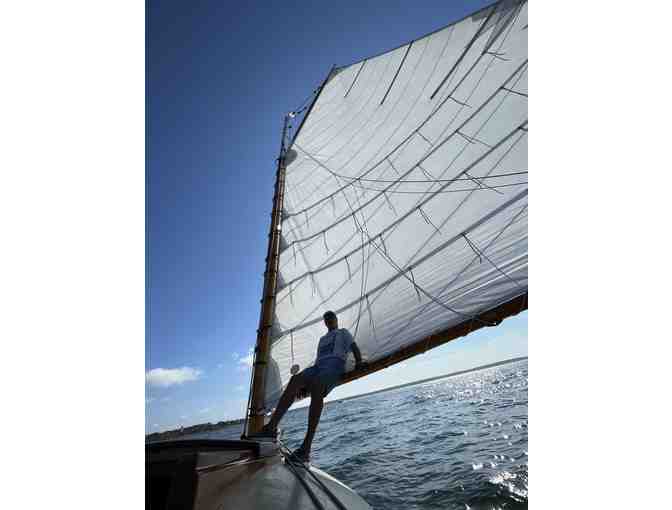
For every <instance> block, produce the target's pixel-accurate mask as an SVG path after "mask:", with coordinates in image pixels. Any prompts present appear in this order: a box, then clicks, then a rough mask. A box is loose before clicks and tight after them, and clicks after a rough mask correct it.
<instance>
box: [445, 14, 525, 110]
mask: <svg viewBox="0 0 672 510" xmlns="http://www.w3.org/2000/svg"><path fill="white" fill-rule="evenodd" d="M517 16H518V15H517V14H516V19H517ZM516 19H514V21H513V23H511V25H510V26H509V30H508V31H507V32H506V34H505V35H504V37H503V38H502V40H501V42H500V43H499V47H498V48H497V51H499V50H501V49H502V46H504V43H505V42H506V40H507V39H508V38H509V35H510V33H511V28H513V25H514V24H515V21H516ZM500 34H501V30H500ZM500 34H497V37H495V38H492V37H491V39H489V40H488V41H487V42H486V48H484V51H483V52H482V53H481V54H480V55H479V56H478V57H476V59H475V60H474V62H473V63H472V65H471V67H469V70H468V71H467V72H466V73H464V75H463V76H462V78H460V80H459V81H458V82H457V85H455V86H454V87H453V89H452V90H451V91H450V92H449V93H448V95H447V98H450V99H452V100H453V101H455V102H457V103H458V104H461V103H460V101H458V100H457V99H455V98H454V97H453V94H454V93H455V92H456V91H457V89H458V88H459V87H460V86H461V85H462V83H463V82H464V80H466V79H467V77H468V76H469V75H470V74H471V72H472V71H473V70H474V69H475V68H476V66H477V65H478V64H479V63H480V62H481V58H482V57H483V56H485V54H486V52H485V49H489V48H491V47H492V45H493V44H494V43H495V41H496V40H497V38H498V37H499V35H500ZM488 43H489V44H488ZM494 60H495V58H494V57H493V58H492V59H491V60H490V63H489V64H488V67H487V69H489V68H490V66H491V65H492V62H494ZM487 69H486V71H487ZM453 77H454V76H453ZM453 77H451V79H450V81H451V82H452V81H453ZM469 97H471V94H470V95H469ZM465 104H466V103H465Z"/></svg>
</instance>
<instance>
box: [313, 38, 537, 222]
mask: <svg viewBox="0 0 672 510" xmlns="http://www.w3.org/2000/svg"><path fill="white" fill-rule="evenodd" d="M507 36H508V34H507ZM505 39H506V37H505ZM503 42H504V41H502V43H501V44H503ZM501 44H500V46H501ZM526 62H527V61H525V62H523V64H521V65H520V66H519V68H518V69H516V71H515V72H514V73H513V74H512V75H511V76H509V77H508V78H507V80H505V81H504V83H503V85H502V86H504V85H506V84H507V83H508V82H509V81H510V80H511V78H513V77H514V76H515V74H516V73H517V72H518V71H519V70H520V68H522V67H523V66H524V65H525V64H526ZM491 64H492V60H491V62H490V63H489V64H488V66H487V68H486V69H485V71H484V72H483V74H482V76H481V77H480V78H479V80H478V82H477V83H476V85H475V86H474V88H473V90H472V91H471V92H470V94H469V96H468V98H471V96H472V95H473V94H474V92H475V90H476V89H477V88H478V87H479V86H480V83H481V81H482V80H483V78H484V77H485V74H487V71H488V70H489V68H490V66H491ZM469 72H471V70H470V71H469ZM518 80H520V77H519V78H518ZM458 86H459V84H458ZM424 88H426V84H425V87H423V91H424ZM455 90H456V89H455ZM497 92H498V91H495V94H493V95H492V96H490V97H489V98H488V99H486V101H485V103H484V104H482V105H481V106H480V107H479V109H478V111H480V110H481V109H482V108H483V107H484V106H485V105H486V104H488V103H489V102H490V101H491V100H492V99H493V97H494V96H495V95H496V93H497ZM447 100H448V98H446V99H444V100H443V101H442V102H441V103H440V104H439V105H437V108H436V109H435V110H434V111H433V112H432V113H431V114H430V115H429V116H428V117H427V118H426V119H425V121H423V123H422V124H420V125H419V126H418V127H417V128H416V130H415V132H419V130H420V129H421V128H422V127H424V125H425V123H426V122H428V121H429V120H430V118H431V117H432V116H433V115H434V114H435V113H436V112H437V111H438V110H439V109H440V108H441V107H442V106H443V105H444V104H445V102H446V101H447ZM416 103H417V100H416ZM478 111H477V112H474V115H475V114H476V113H478ZM459 113H460V111H458V112H457V113H456V114H455V116H454V117H453V119H452V120H451V121H450V123H449V124H448V126H450V125H452V123H453V121H454V120H455V118H457V115H458V114H459ZM474 115H472V117H471V118H473V116H474ZM407 117H408V114H407ZM471 118H470V119H471ZM470 119H467V122H468V121H469V120H470ZM464 125H466V122H465V123H463V124H462V125H461V126H460V128H461V127H463V126H464ZM460 128H458V129H460ZM447 129H448V127H446V129H444V131H443V132H442V133H441V135H440V136H439V138H440V137H441V136H443V135H444V134H445V132H446V131H447ZM395 132H396V130H395ZM413 134H414V132H411V133H410V134H409V135H408V136H407V138H406V140H403V141H402V142H401V143H400V144H399V145H397V146H396V147H395V148H393V149H392V151H391V152H390V153H389V154H388V156H386V158H387V159H388V162H389V157H390V156H391V155H392V154H393V153H394V152H395V151H397V150H398V149H399V148H400V147H403V146H404V144H405V143H406V142H407V141H409V140H410V139H411V138H412V136H413ZM446 141H447V140H444V141H442V142H441V144H439V146H440V145H442V144H443V143H445V142H446ZM437 148H438V147H437ZM402 150H403V149H402ZM432 153H433V152H429V154H426V156H427V157H428V156H429V155H431V154H432ZM371 159H372V158H371ZM369 161H370V160H369ZM381 162H382V161H379V162H378V163H377V164H376V165H375V166H374V167H372V168H371V169H370V170H369V171H366V172H364V173H363V174H361V175H360V177H361V176H364V175H367V174H368V173H369V172H370V171H373V170H374V169H375V168H376V166H377V165H378V164H380V163H381ZM346 163H347V162H346ZM343 166H345V165H342V167H343ZM395 171H396V169H395ZM323 182H324V181H323ZM320 202H322V200H321V201H318V202H315V203H314V204H312V205H311V206H309V207H310V208H312V207H314V206H316V205H318V204H319V203H320ZM320 210H322V209H320Z"/></svg>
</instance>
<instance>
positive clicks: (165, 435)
mask: <svg viewBox="0 0 672 510" xmlns="http://www.w3.org/2000/svg"><path fill="white" fill-rule="evenodd" d="M526 359H527V356H521V357H519V358H511V359H507V360H504V361H497V362H496V363H488V364H487V365H480V366H478V367H474V368H469V369H467V370H460V371H459V372H452V373H450V374H443V375H437V376H434V377H428V378H427V379H420V380H418V381H412V382H409V383H404V384H399V385H397V386H391V387H389V388H383V389H382V390H376V391H370V392H368V393H362V394H360V395H354V396H352V397H345V398H339V399H338V400H331V401H329V402H326V403H325V405H329V404H333V403H334V402H345V401H346V400H352V399H353V398H361V397H367V396H369V395H375V394H376V393H382V392H384V391H392V390H397V389H399V388H405V387H406V386H412V385H414V384H422V383H426V382H429V381H436V380H437V379H445V378H447V377H454V376H457V375H462V374H468V373H469V372H475V371H476V370H483V369H485V368H493V367H498V366H500V365H506V364H508V363H515V362H516V361H523V360H526ZM290 412H291V411H290ZM244 421H245V418H240V419H238V420H228V421H220V422H217V423H210V422H208V423H200V424H198V425H191V426H190V427H181V428H179V429H175V430H166V431H164V432H152V433H151V434H147V435H146V436H145V441H146V442H154V441H168V440H171V439H177V438H179V437H182V436H187V435H190V434H197V433H200V432H210V431H213V430H219V429H221V428H224V427H228V426H229V425H235V424H237V423H243V422H244Z"/></svg>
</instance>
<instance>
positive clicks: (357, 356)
mask: <svg viewBox="0 0 672 510" xmlns="http://www.w3.org/2000/svg"><path fill="white" fill-rule="evenodd" d="M350 349H351V350H352V354H354V355H355V369H358V368H363V367H365V366H366V362H364V361H363V360H362V353H361V352H360V351H359V347H358V346H357V344H356V343H355V342H352V345H351V346H350Z"/></svg>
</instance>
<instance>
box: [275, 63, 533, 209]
mask: <svg viewBox="0 0 672 510" xmlns="http://www.w3.org/2000/svg"><path fill="white" fill-rule="evenodd" d="M526 65H527V59H526V60H525V61H524V62H522V63H521V64H520V65H519V66H518V67H517V68H516V69H515V70H514V71H513V73H512V74H511V75H510V76H509V77H508V78H507V79H506V80H504V82H503V83H502V86H501V87H499V88H498V89H497V90H495V91H494V92H493V93H492V94H491V95H490V96H489V97H488V98H487V99H485V101H484V102H483V104H481V105H480V106H479V107H478V108H477V109H476V110H475V111H474V112H473V113H472V115H470V116H469V117H468V118H467V119H466V120H465V121H464V122H463V123H462V124H461V125H460V127H458V128H457V129H460V128H462V127H463V126H464V125H466V123H467V122H469V121H470V120H472V119H473V118H474V117H475V116H476V115H477V114H478V113H479V112H480V111H481V110H482V109H483V108H484V107H485V106H487V105H488V104H489V103H490V101H492V99H494V98H495V97H496V96H497V95H498V94H499V92H500V91H501V90H503V88H502V87H505V86H506V85H507V84H508V83H509V81H511V79H513V78H514V77H515V76H516V75H517V74H518V73H519V72H520V71H521V70H522V69H523V68H524V67H525V66H526ZM479 84H480V80H479ZM475 88H476V87H475ZM475 88H474V90H473V91H472V94H473V92H475ZM470 96H471V94H470ZM444 103H445V101H444ZM444 103H442V104H441V106H442V105H443V104H444ZM436 112H438V109H437V110H436V111H435V112H433V113H431V114H430V115H429V116H428V117H427V118H426V119H425V120H424V121H423V122H422V123H421V124H420V125H419V126H418V127H417V128H415V129H414V130H413V131H412V132H411V133H410V134H409V135H408V136H407V137H406V138H404V140H402V141H401V142H400V143H399V144H397V145H396V146H395V147H394V148H392V150H390V151H389V152H388V154H387V155H385V156H384V157H383V158H381V159H380V160H379V161H378V163H376V164H375V165H373V166H372V167H371V168H369V169H368V170H366V171H364V172H362V173H361V174H360V175H359V178H362V177H364V176H366V175H368V174H369V173H371V172H372V171H373V170H374V169H375V168H377V167H378V166H379V165H380V164H381V163H383V161H386V160H388V162H389V159H388V158H389V157H390V156H392V154H394V153H395V152H396V151H397V150H398V149H399V148H400V147H401V146H402V145H404V143H406V142H407V141H408V140H409V139H410V138H411V137H412V136H413V135H414V134H415V133H416V132H417V131H419V130H420V129H422V128H423V127H424V126H425V125H426V124H427V122H429V120H431V118H432V117H433V116H434V115H435V114H436ZM454 118H455V117H454ZM454 118H453V120H454ZM451 123H452V121H451ZM448 126H450V124H448ZM454 133H455V132H453V133H451V135H449V136H448V137H446V138H445V139H444V140H443V141H442V142H440V143H439V144H438V145H436V146H435V147H433V148H432V150H430V151H429V152H428V154H427V155H426V156H424V157H423V159H422V160H421V161H419V163H422V161H424V159H426V158H427V157H429V156H430V155H431V154H433V153H434V152H435V151H436V150H437V149H438V148H440V147H441V146H442V145H443V144H444V143H446V142H447V141H448V140H449V139H450V138H451V137H452V135H453V134H454ZM294 145H296V146H297V147H299V145H298V144H296V143H295V144H294ZM302 152H304V153H305V151H303V150H302ZM318 163H319V162H318ZM347 186H349V184H346V185H345V186H344V187H347ZM340 191H341V190H336V191H335V192H333V193H332V195H336V194H337V193H339V192H340ZM327 199H328V197H324V198H321V199H319V200H318V201H316V202H314V203H313V204H311V205H309V206H307V207H305V208H303V209H301V210H300V211H296V212H292V213H289V214H288V217H292V216H296V215H298V214H301V213H303V212H306V211H308V210H310V209H313V208H314V207H316V206H317V205H319V204H321V203H323V202H324V201H325V200H327Z"/></svg>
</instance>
